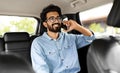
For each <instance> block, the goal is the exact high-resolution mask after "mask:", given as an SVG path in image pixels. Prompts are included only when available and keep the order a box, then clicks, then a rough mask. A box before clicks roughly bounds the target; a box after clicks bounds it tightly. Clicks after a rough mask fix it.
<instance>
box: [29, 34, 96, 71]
mask: <svg viewBox="0 0 120 73" xmlns="http://www.w3.org/2000/svg"><path fill="white" fill-rule="evenodd" d="M94 39H95V37H94V36H83V35H74V34H67V33H63V32H61V33H59V38H58V39H56V40H55V39H52V38H50V37H49V36H48V35H47V33H44V34H43V35H42V36H39V37H37V38H36V39H35V40H34V41H33V43H32V47H31V59H32V66H33V69H34V70H35V72H36V73H77V72H78V71H80V69H81V68H80V64H79V60H78V54H77V48H81V47H83V46H86V45H88V44H90V43H91V42H92V41H93V40H94Z"/></svg>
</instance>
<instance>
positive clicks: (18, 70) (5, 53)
mask: <svg viewBox="0 0 120 73" xmlns="http://www.w3.org/2000/svg"><path fill="white" fill-rule="evenodd" d="M108 3H113V7H112V9H111V11H110V13H109V15H108V17H106V20H105V21H106V23H107V25H109V26H112V27H120V25H119V22H120V15H119V12H120V8H119V6H120V1H119V0H50V1H49V0H36V1H34V0H0V15H1V16H4V15H5V16H17V17H30V18H34V19H35V20H36V26H34V27H35V29H34V32H32V33H29V32H27V31H20V32H18V31H14V32H13V31H12V32H11V31H5V33H3V34H1V33H0V73H35V72H34V71H33V69H32V66H31V58H30V48H31V44H32V41H33V40H34V39H35V38H36V37H38V36H41V35H42V34H43V33H44V32H45V31H46V29H45V27H44V26H43V25H42V21H41V19H40V12H41V11H42V9H43V8H44V7H46V6H47V5H49V4H55V5H58V6H60V7H61V9H62V13H63V16H66V17H67V18H68V19H73V20H75V21H77V22H78V23H79V24H80V25H83V24H84V23H83V21H82V20H81V19H82V17H81V16H82V15H80V13H82V12H84V11H86V10H89V9H92V8H95V7H98V6H101V5H105V4H108ZM91 15H92V14H91ZM10 19H12V18H10ZM90 19H91V18H90ZM6 20H7V19H5V21H6ZM91 20H92V19H91ZM1 21H2V19H1V18H0V22H1ZM88 21H89V20H88ZM88 21H86V23H88ZM11 23H12V22H11ZM14 23H15V22H14ZM6 24H8V23H6ZM16 24H18V23H16ZM20 25H22V24H21V23H20ZM23 25H25V24H23ZM9 26H10V25H9ZM14 26H15V25H14ZM26 26H28V25H26ZM2 27H3V25H1V26H0V31H1V29H2ZM9 28H10V27H9ZM22 28H24V27H22ZM22 28H20V29H22ZM11 29H12V30H13V29H14V27H13V26H12V28H11ZM68 33H69V34H81V33H79V32H77V31H75V30H72V31H70V32H68ZM93 33H94V32H93ZM101 37H102V38H101ZM101 37H100V38H98V39H96V40H95V41H94V42H93V43H91V44H90V45H87V46H85V47H82V48H80V49H78V57H79V62H80V66H81V72H80V73H112V72H108V71H111V70H115V71H117V73H119V72H120V71H119V69H118V68H119V67H120V64H118V62H119V58H118V56H117V57H115V60H114V62H117V65H116V64H111V61H109V60H111V58H109V57H110V56H109V55H113V54H114V53H115V52H114V53H112V52H111V51H110V53H109V52H108V51H109V50H114V49H111V45H113V43H116V42H119V35H118V36H111V35H107V37H106V36H105V35H103V36H101ZM110 42H111V43H110ZM101 43H102V44H101ZM106 43H108V44H107V45H106ZM104 46H106V47H104ZM117 46H119V45H117ZM106 48H107V49H106ZM105 49H106V50H105ZM96 53H97V55H96ZM107 54H109V55H107ZM115 55H116V54H115ZM117 55H118V54H117ZM96 56H97V57H96ZM99 56H100V57H99ZM106 56H108V58H107V61H105V60H106ZM97 58H99V59H97ZM98 61H100V63H98ZM106 62H107V63H109V64H108V65H109V66H107V67H106V66H105V67H103V66H101V63H102V64H103V63H106ZM112 62H113V61H112ZM104 65H106V64H104ZM104 68H105V72H104V71H102V70H103V69H104ZM8 69H9V70H8ZM110 69H111V70H110ZM106 71H107V72H106Z"/></svg>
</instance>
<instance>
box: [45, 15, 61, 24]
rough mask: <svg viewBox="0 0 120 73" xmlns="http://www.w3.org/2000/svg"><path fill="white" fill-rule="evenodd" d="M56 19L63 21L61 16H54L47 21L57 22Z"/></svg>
mask: <svg viewBox="0 0 120 73" xmlns="http://www.w3.org/2000/svg"><path fill="white" fill-rule="evenodd" d="M56 20H57V21H58V22H61V21H62V18H61V17H59V16H58V17H56V18H55V17H53V16H52V17H50V18H48V19H47V20H46V21H50V22H52V23H53V22H55V21H56Z"/></svg>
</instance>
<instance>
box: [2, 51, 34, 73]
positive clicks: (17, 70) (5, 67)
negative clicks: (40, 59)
mask: <svg viewBox="0 0 120 73" xmlns="http://www.w3.org/2000/svg"><path fill="white" fill-rule="evenodd" d="M0 73H35V72H34V71H33V69H32V67H31V65H30V64H29V63H28V62H27V61H26V60H24V59H22V58H21V57H20V56H16V55H13V54H5V53H4V54H0Z"/></svg>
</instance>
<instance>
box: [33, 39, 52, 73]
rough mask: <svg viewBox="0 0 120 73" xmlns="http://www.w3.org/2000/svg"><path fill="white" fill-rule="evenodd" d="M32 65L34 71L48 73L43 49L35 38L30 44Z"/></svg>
mask: <svg viewBox="0 0 120 73" xmlns="http://www.w3.org/2000/svg"><path fill="white" fill-rule="evenodd" d="M31 60H32V66H33V69H34V71H35V72H36V73H50V72H49V67H48V65H47V63H46V61H45V56H44V51H43V50H42V48H41V46H40V45H39V43H38V40H37V39H35V40H34V41H33V43H32V46H31Z"/></svg>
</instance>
